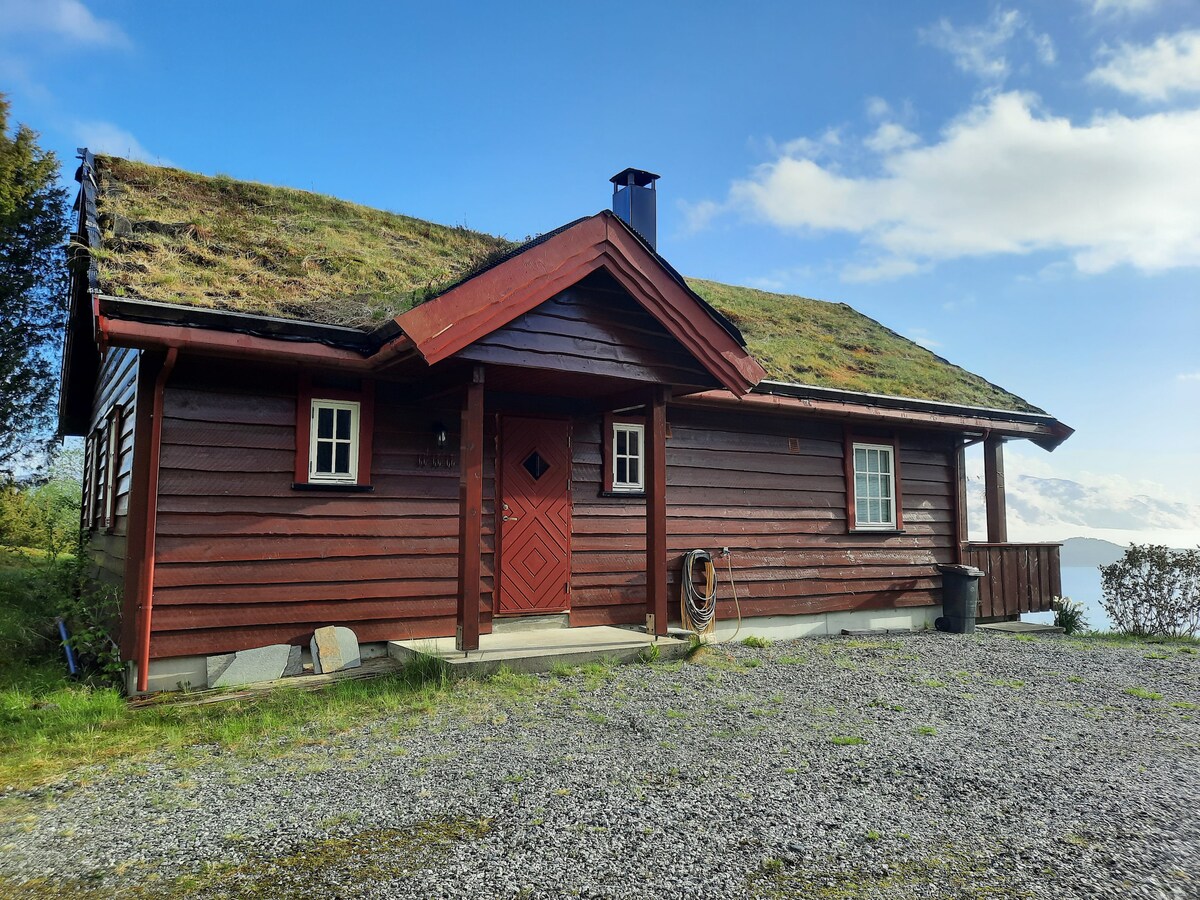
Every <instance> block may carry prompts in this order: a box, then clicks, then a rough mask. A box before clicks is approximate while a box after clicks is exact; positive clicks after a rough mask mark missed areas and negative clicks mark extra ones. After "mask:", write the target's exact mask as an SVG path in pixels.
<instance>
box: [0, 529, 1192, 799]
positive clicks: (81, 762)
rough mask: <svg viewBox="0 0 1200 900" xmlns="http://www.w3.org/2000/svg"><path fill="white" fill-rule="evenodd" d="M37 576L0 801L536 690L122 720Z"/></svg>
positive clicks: (14, 651) (4, 623) (14, 633)
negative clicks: (67, 647)
mask: <svg viewBox="0 0 1200 900" xmlns="http://www.w3.org/2000/svg"><path fill="white" fill-rule="evenodd" d="M46 565H47V561H46V560H45V558H44V555H42V554H39V553H37V552H36V551H30V550H24V549H20V550H13V549H11V548H10V549H4V548H0V649H3V651H4V652H3V659H2V661H0V791H3V790H4V789H5V788H8V787H14V788H28V787H33V786H37V785H40V784H45V783H47V782H50V781H54V780H55V779H57V778H60V777H62V776H64V775H67V774H69V773H72V772H74V771H76V770H78V769H80V768H81V767H85V766H90V765H105V764H125V763H136V762H137V761H139V760H141V759H143V758H145V757H147V756H149V755H151V754H154V753H157V752H160V751H168V752H175V753H178V754H181V755H186V754H187V753H188V752H189V751H190V750H191V749H192V748H195V747H197V746H201V745H213V746H216V747H218V748H222V749H225V750H229V751H232V752H235V753H246V754H255V753H261V752H262V745H263V743H264V742H266V741H267V740H268V739H269V740H270V741H271V742H273V744H274V745H275V746H277V747H279V748H286V747H288V746H292V747H295V746H306V745H312V744H321V743H325V742H326V741H328V740H329V739H330V738H331V737H332V736H335V735H337V734H340V733H344V732H348V731H352V730H354V729H356V728H359V727H361V726H362V724H363V722H364V721H368V720H370V719H371V718H373V717H381V716H386V715H395V714H397V713H399V714H401V715H404V714H408V715H413V716H420V715H422V714H425V713H428V712H430V711H432V710H433V709H435V708H436V707H437V706H438V705H440V704H444V703H447V702H451V703H454V704H462V705H478V704H480V703H487V702H489V701H490V700H492V699H499V698H501V697H504V696H514V695H518V694H521V693H522V692H532V691H536V690H538V689H539V688H538V685H539V684H544V683H543V682H539V681H538V680H536V679H532V678H523V677H520V676H514V675H511V674H506V675H501V676H498V677H496V678H493V679H490V680H489V681H487V682H483V683H474V684H469V685H461V684H460V685H459V686H457V687H453V688H452V687H451V686H450V685H449V684H447V682H446V681H445V679H444V678H443V677H442V675H441V673H440V672H437V671H431V670H429V669H428V668H421V667H414V668H411V669H408V670H405V671H403V672H400V673H398V674H396V675H390V676H386V677H382V678H379V679H375V680H369V681H347V682H340V683H336V684H333V685H331V686H329V687H328V688H325V689H322V690H319V691H302V690H297V689H281V690H277V691H275V692H273V693H272V694H270V695H263V696H258V697H254V698H248V699H239V700H231V701H228V702H224V703H216V704H210V705H204V706H188V707H179V706H174V705H171V704H164V705H162V706H150V707H143V708H140V709H131V708H129V707H128V706H127V705H126V703H125V699H124V697H123V696H122V694H121V692H120V691H119V690H117V689H116V688H114V687H108V686H105V685H103V684H96V683H89V682H87V681H74V680H72V679H70V678H69V677H67V674H66V665H65V662H64V661H63V658H62V654H61V650H60V649H59V648H58V647H57V645H56V644H55V643H54V641H53V640H52V639H51V637H50V624H51V622H52V618H53V612H54V611H53V609H52V608H51V607H52V604H53V601H52V600H47V599H46V597H45V596H44V595H43V594H39V592H38V590H37V584H38V580H39V579H44V578H46ZM1066 640H1069V641H1072V642H1074V643H1077V644H1078V645H1080V646H1081V647H1088V646H1095V647H1099V646H1101V645H1109V644H1114V643H1120V644H1126V643H1135V642H1136V643H1145V644H1147V650H1148V652H1154V651H1156V650H1158V649H1160V648H1161V647H1169V648H1170V649H1171V650H1172V651H1177V652H1180V653H1196V652H1198V648H1200V642H1198V641H1196V640H1194V639H1193V640H1187V639H1184V640H1165V639H1156V638H1150V639H1147V638H1132V637H1129V636H1125V635H1110V634H1093V635H1087V636H1080V637H1074V638H1068V639H1066Z"/></svg>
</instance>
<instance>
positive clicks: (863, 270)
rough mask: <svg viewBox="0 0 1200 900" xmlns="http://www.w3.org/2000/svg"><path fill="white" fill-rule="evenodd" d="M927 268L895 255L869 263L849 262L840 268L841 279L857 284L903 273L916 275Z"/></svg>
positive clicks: (898, 275) (881, 279)
mask: <svg viewBox="0 0 1200 900" xmlns="http://www.w3.org/2000/svg"><path fill="white" fill-rule="evenodd" d="M928 269H929V266H928V265H923V264H921V263H916V262H913V261H912V260H911V259H899V258H897V257H891V258H885V259H879V260H876V261H875V262H870V263H850V264H849V265H847V266H845V267H843V269H842V280H843V281H849V282H854V283H859V284H865V283H870V282H872V281H891V280H892V279H895V278H902V277H904V276H905V275H916V274H917V273H918V272H924V271H927V270H928Z"/></svg>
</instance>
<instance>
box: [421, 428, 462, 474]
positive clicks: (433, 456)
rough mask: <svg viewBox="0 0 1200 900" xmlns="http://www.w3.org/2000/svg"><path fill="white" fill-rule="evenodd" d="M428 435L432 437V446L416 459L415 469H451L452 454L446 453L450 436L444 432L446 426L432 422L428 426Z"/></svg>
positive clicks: (452, 464) (452, 462)
mask: <svg viewBox="0 0 1200 900" xmlns="http://www.w3.org/2000/svg"><path fill="white" fill-rule="evenodd" d="M430 433H431V435H432V436H433V446H432V447H431V449H430V451H429V452H428V453H422V454H420V455H419V456H418V457H417V467H418V468H421V469H453V468H454V454H453V453H450V452H448V451H447V446H448V445H449V443H450V435H449V434H448V433H447V432H446V426H445V425H443V424H442V423H441V422H434V423H433V424H432V425H431V426H430Z"/></svg>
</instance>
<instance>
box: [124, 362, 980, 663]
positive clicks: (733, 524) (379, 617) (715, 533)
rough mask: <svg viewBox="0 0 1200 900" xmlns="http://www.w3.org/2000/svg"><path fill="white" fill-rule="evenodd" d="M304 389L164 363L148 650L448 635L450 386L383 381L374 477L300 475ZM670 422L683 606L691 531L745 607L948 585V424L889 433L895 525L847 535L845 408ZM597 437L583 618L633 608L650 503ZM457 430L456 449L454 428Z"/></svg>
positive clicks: (255, 374)
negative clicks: (436, 432)
mask: <svg viewBox="0 0 1200 900" xmlns="http://www.w3.org/2000/svg"><path fill="white" fill-rule="evenodd" d="M295 385H296V381H295V376H294V375H291V374H286V373H275V374H272V373H271V372H269V371H268V370H249V369H247V370H242V369H236V370H235V369H233V368H228V369H224V370H222V371H221V373H220V374H215V373H212V372H210V371H206V370H205V369H203V368H202V367H201V366H200V364H199V363H196V362H192V363H188V362H186V361H181V363H180V365H179V367H178V368H177V370H176V372H175V374H174V375H173V376H172V379H171V381H170V383H169V384H168V386H167V390H166V398H165V409H164V419H163V448H162V471H161V478H160V486H159V490H160V497H159V505H158V539H157V554H156V568H155V590H154V616H153V629H154V630H153V639H152V645H151V650H152V655H153V656H154V657H165V656H177V655H187V654H204V653H215V652H222V651H225V650H230V649H237V648H244V647H251V646H257V645H261V644H265V643H272V642H276V641H279V642H292V643H301V642H304V641H306V640H307V639H308V638H309V636H310V635H311V633H312V631H313V629H314V628H316V627H318V626H320V625H325V624H338V623H340V624H346V625H348V626H350V627H351V628H353V629H354V630H355V631H356V633H357V634H358V635H359V638H360V639H361V640H363V641H375V640H384V639H401V638H408V637H426V636H433V635H452V634H453V633H454V630H455V624H456V616H455V611H456V594H457V553H458V490H459V485H458V467H457V464H455V465H454V466H452V467H449V468H446V467H437V468H434V467H429V466H421V465H420V464H419V461H421V460H425V461H428V460H430V459H432V458H434V457H435V456H436V454H434V453H433V450H434V447H433V440H434V437H433V425H434V423H435V422H441V423H444V424H446V425H451V423H456V422H457V421H458V412H459V411H458V410H457V409H456V408H455V406H454V404H456V403H457V402H458V398H457V397H456V396H453V395H447V397H446V399H445V400H444V401H442V402H441V403H439V404H438V406H437V407H416V406H412V405H410V403H409V402H408V400H407V392H406V391H405V389H403V388H400V387H396V386H389V385H386V384H380V385H378V386H377V398H376V416H375V433H374V449H373V454H372V465H371V471H372V486H373V488H374V489H373V491H372V492H370V493H341V492H325V491H320V492H313V491H298V490H295V489H293V487H292V480H293V477H294V461H295V459H294V453H295V402H296V400H295V398H296V394H295V390H296V387H295ZM251 389H252V391H253V392H251ZM442 406H445V408H442ZM127 418H128V419H129V420H130V421H132V419H133V417H132V416H131V415H130V416H128V417H127ZM668 420H669V424H670V432H669V433H670V437H669V438H668V439H667V455H666V461H667V495H668V505H667V549H668V555H669V563H668V577H669V587H668V596H669V598H670V603H669V608H670V613H671V616H672V617H675V616H676V615H677V612H676V610H677V609H678V607H677V604H676V601H675V597H676V596H677V590H678V585H677V578H678V567H679V561H680V558H681V556H682V554H683V553H684V552H685V551H687V550H689V549H692V548H694V547H703V548H705V549H708V550H711V551H718V550H720V548H722V547H729V548H730V550H731V551H732V563H733V569H734V576H735V577H736V579H737V589H738V594H739V597H740V598H741V605H742V614H743V615H744V616H761V615H787V614H794V613H813V612H824V611H832V610H843V609H866V608H870V609H878V608H892V607H903V606H915V605H924V604H934V603H938V602H940V580H939V576H938V574H937V571H936V568H935V567H936V565H937V564H938V563H950V562H954V561H955V556H956V541H955V527H956V526H955V499H954V479H955V468H954V451H953V448H952V445H951V444H950V443H949V439H948V438H947V437H945V436H941V435H921V434H920V433H918V432H913V433H910V434H904V433H902V434H901V435H900V436H899V450H900V452H899V462H900V465H899V468H900V474H901V478H902V491H901V492H900V493H901V496H902V498H903V508H904V533H903V534H878V533H867V534H848V533H847V523H846V484H845V476H844V472H843V465H842V463H843V460H842V453H843V441H842V430H841V427H840V425H838V424H835V423H825V422H819V421H814V420H805V419H802V418H793V417H790V416H788V417H785V416H777V415H764V414H759V413H738V412H735V411H716V410H709V409H704V408H698V407H687V406H686V405H678V404H677V405H675V406H672V407H671V408H670V409H669V410H668ZM485 423H486V429H485V452H484V460H485V469H484V502H483V513H484V519H483V521H484V527H483V544H484V557H483V560H482V566H481V590H482V597H481V602H480V609H481V620H482V626H483V628H482V630H483V631H485V632H486V631H488V630H490V627H491V615H492V603H493V598H492V590H493V585H494V573H495V554H494V548H495V509H496V502H495V459H496V455H495V453H496V433H495V428H496V418H495V416H494V415H488V416H487V417H485ZM452 427H453V426H452ZM600 432H601V416H600V415H598V414H597V415H588V416H580V417H577V418H575V419H574V421H573V423H572V434H573V441H572V443H573V460H572V502H573V506H574V510H573V519H572V534H571V549H572V552H571V585H572V590H571V612H570V616H571V623H572V624H573V625H590V624H609V623H642V622H644V620H645V614H646V606H645V596H646V578H645V571H646V560H645V533H646V532H645V522H646V517H645V516H646V513H645V501H644V500H643V499H640V498H633V497H622V496H617V497H601V496H599V494H600V492H601V453H600ZM449 445H450V446H452V447H457V446H458V441H457V435H452V436H451V440H450V442H449ZM455 455H457V454H455ZM456 463H457V460H456ZM718 566H719V569H720V575H721V583H720V584H721V586H720V596H721V603H720V607H719V614H720V616H721V617H723V618H730V617H732V616H733V615H734V607H733V603H732V599H731V595H730V591H729V586H728V578H727V574H726V569H725V562H724V560H718Z"/></svg>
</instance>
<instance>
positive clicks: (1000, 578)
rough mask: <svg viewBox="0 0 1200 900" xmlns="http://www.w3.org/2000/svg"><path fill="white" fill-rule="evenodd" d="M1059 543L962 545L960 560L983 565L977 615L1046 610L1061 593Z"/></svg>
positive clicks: (1010, 614) (1012, 613)
mask: <svg viewBox="0 0 1200 900" xmlns="http://www.w3.org/2000/svg"><path fill="white" fill-rule="evenodd" d="M1060 546H1061V545H1059V544H975V543H968V544H964V545H963V562H964V563H966V564H967V565H969V566H975V567H976V568H979V569H983V571H985V572H987V576H986V577H984V578H981V579H979V617H980V618H981V619H988V618H992V617H996V616H1015V615H1019V614H1020V613H1025V612H1045V611H1046V610H1048V609H1050V601H1051V600H1052V599H1053V598H1055V597H1059V596H1061V595H1062V573H1061V571H1060V570H1059V548H1060Z"/></svg>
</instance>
